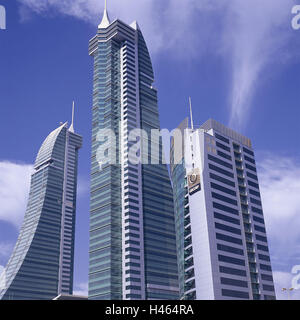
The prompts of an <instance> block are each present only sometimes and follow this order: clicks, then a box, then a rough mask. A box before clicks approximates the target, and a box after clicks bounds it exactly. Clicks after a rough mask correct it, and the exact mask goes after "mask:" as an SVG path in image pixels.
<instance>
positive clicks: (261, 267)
mask: <svg viewBox="0 0 300 320" xmlns="http://www.w3.org/2000/svg"><path fill="white" fill-rule="evenodd" d="M259 266H260V269H261V270H265V271H272V268H271V266H268V265H266V264H260V265H259Z"/></svg>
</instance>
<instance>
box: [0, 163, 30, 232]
mask: <svg viewBox="0 0 300 320" xmlns="http://www.w3.org/2000/svg"><path fill="white" fill-rule="evenodd" d="M31 173H32V166H31V165H27V164H16V163H11V162H0V204H1V206H0V220H2V221H6V222H9V223H12V224H14V225H15V226H16V227H19V226H20V224H21V223H22V221H23V218H24V214H25V209H26V201H27V197H28V194H29V187H30V175H31Z"/></svg>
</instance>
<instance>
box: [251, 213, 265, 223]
mask: <svg viewBox="0 0 300 320" xmlns="http://www.w3.org/2000/svg"><path fill="white" fill-rule="evenodd" d="M253 220H254V221H256V222H259V223H263V224H264V223H265V221H264V219H262V218H259V217H257V216H254V215H253Z"/></svg>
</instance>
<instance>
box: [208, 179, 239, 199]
mask: <svg viewBox="0 0 300 320" xmlns="http://www.w3.org/2000/svg"><path fill="white" fill-rule="evenodd" d="M210 186H211V187H212V188H213V189H217V190H219V191H222V192H224V193H228V194H230V195H232V196H235V197H236V192H235V191H234V190H232V189H228V188H225V187H222V186H220V185H219V184H216V183H213V182H211V183H210Z"/></svg>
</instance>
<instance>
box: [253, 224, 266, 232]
mask: <svg viewBox="0 0 300 320" xmlns="http://www.w3.org/2000/svg"><path fill="white" fill-rule="evenodd" d="M254 230H256V231H259V232H263V233H266V229H265V228H264V227H259V226H257V225H256V224H255V225H254Z"/></svg>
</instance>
